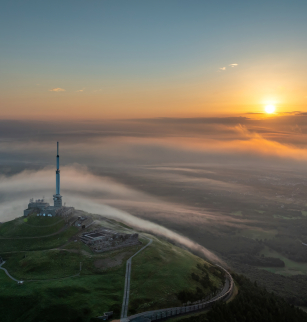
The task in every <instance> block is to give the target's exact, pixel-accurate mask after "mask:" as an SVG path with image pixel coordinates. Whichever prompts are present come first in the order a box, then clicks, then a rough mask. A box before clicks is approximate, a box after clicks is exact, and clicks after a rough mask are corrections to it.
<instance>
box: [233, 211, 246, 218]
mask: <svg viewBox="0 0 307 322" xmlns="http://www.w3.org/2000/svg"><path fill="white" fill-rule="evenodd" d="M231 215H233V216H238V217H242V216H243V215H242V211H241V210H239V211H233V212H232V213H231Z"/></svg>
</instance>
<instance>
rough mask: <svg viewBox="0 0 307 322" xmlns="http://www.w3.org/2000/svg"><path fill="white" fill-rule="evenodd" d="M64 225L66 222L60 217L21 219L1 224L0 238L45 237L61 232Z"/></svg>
mask: <svg viewBox="0 0 307 322" xmlns="http://www.w3.org/2000/svg"><path fill="white" fill-rule="evenodd" d="M64 225H65V223H64V220H63V219H61V218H59V217H36V216H30V217H28V218H23V217H21V218H16V219H14V220H12V221H8V222H6V223H4V224H1V225H0V237H11V236H13V237H17V236H20V237H33V236H45V235H50V234H53V233H55V232H57V231H59V230H60V229H61V228H63V227H64Z"/></svg>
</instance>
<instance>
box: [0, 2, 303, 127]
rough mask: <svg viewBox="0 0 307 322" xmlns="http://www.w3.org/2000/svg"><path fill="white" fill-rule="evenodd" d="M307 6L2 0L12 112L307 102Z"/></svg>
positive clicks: (158, 112)
mask: <svg viewBox="0 0 307 322" xmlns="http://www.w3.org/2000/svg"><path fill="white" fill-rule="evenodd" d="M306 12H307V2H306V1H305V0H302V1H300V0H293V1H280V0H279V1H272V0H270V1H221V0H217V1H204V0H199V1H198V0H191V1H180V0H177V1H173V0H167V1H165V0H155V1H144V0H130V1H117V0H112V1H111V0H109V1H105V0H99V1H97V0H95V1H94V0H91V1H76V0H74V1H67V0H66V1H2V2H1V10H0V27H1V28H0V30H1V31H0V43H1V61H0V64H1V65H0V70H1V73H0V85H1V87H0V96H1V101H0V104H1V106H0V112H1V116H0V118H1V119H11V120H13V119H16V120H44V121H49V120H55V119H59V118H60V119H61V120H104V119H138V118H156V117H179V118H180V117H185V118H189V117H209V116H210V117H212V116H239V115H244V114H245V113H262V112H264V109H265V106H266V105H274V106H275V107H276V113H286V112H294V111H300V112H307V82H306V72H307V60H306V57H307V36H306V30H307V19H306ZM249 115H250V116H249V117H251V115H252V114H249Z"/></svg>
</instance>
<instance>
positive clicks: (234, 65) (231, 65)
mask: <svg viewBox="0 0 307 322" xmlns="http://www.w3.org/2000/svg"><path fill="white" fill-rule="evenodd" d="M229 66H230V67H237V66H238V64H230V65H229Z"/></svg>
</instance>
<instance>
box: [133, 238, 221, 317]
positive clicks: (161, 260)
mask: <svg viewBox="0 0 307 322" xmlns="http://www.w3.org/2000/svg"><path fill="white" fill-rule="evenodd" d="M151 238H153V237H152V236H151ZM205 263H206V264H207V265H208V267H209V266H210V264H208V263H207V262H205V261H204V260H203V259H201V258H199V257H197V256H195V255H193V254H191V253H190V252H188V251H185V250H183V249H181V248H178V247H176V246H174V245H172V244H170V243H168V242H166V241H162V240H159V239H157V238H153V243H152V244H151V245H150V246H149V247H148V248H146V249H145V250H144V251H143V252H141V253H140V254H138V255H137V256H136V257H134V258H133V260H132V271H131V288H130V304H129V311H130V314H135V313H138V312H143V311H148V310H152V309H159V308H163V307H172V306H177V305H181V302H180V301H179V300H178V299H177V297H176V295H175V294H177V293H178V292H180V291H182V290H186V289H188V290H191V291H195V290H196V287H197V286H198V287H199V283H197V282H196V281H195V280H193V279H192V278H191V273H192V272H194V273H197V274H199V273H200V272H199V270H198V269H197V268H196V266H197V264H200V265H202V266H203V265H204V264H205ZM208 273H209V272H208ZM209 276H210V278H211V279H212V280H213V281H214V283H215V285H218V284H219V283H221V281H219V279H218V278H217V277H215V276H213V275H212V274H210V273H209ZM206 291H207V292H208V293H209V290H206Z"/></svg>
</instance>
